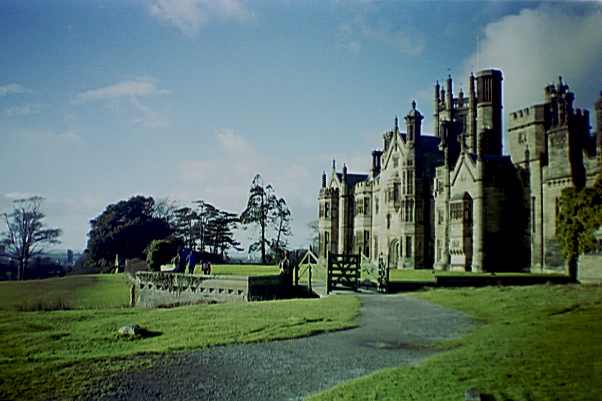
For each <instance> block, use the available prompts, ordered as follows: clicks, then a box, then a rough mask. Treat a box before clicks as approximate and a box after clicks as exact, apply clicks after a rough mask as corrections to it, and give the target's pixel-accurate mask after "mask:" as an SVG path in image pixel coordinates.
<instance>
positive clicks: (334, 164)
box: [332, 159, 337, 171]
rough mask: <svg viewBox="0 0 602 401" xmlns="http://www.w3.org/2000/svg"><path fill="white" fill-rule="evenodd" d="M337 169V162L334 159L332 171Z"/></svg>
mask: <svg viewBox="0 0 602 401" xmlns="http://www.w3.org/2000/svg"><path fill="white" fill-rule="evenodd" d="M336 169H337V162H336V161H335V160H334V159H332V171H335V170H336Z"/></svg>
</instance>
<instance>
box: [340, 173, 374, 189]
mask: <svg viewBox="0 0 602 401" xmlns="http://www.w3.org/2000/svg"><path fill="white" fill-rule="evenodd" d="M337 178H338V180H339V181H340V182H343V174H341V173H337ZM362 181H368V174H347V185H349V186H354V185H355V184H357V183H358V182H362Z"/></svg>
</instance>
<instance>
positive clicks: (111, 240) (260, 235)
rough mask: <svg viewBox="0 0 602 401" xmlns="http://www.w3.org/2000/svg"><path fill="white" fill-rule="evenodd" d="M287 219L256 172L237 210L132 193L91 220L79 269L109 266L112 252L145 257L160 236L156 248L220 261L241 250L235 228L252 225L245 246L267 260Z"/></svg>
mask: <svg viewBox="0 0 602 401" xmlns="http://www.w3.org/2000/svg"><path fill="white" fill-rule="evenodd" d="M290 222H291V213H290V210H289V208H288V206H287V204H286V201H285V200H284V198H282V197H280V198H279V197H278V196H277V195H276V193H275V191H274V188H273V187H272V186H271V185H269V184H264V182H263V179H262V177H261V175H259V174H258V175H256V176H255V178H254V179H253V181H252V183H251V188H250V190H249V197H248V201H247V205H246V207H245V209H244V210H243V211H242V212H241V213H240V214H238V213H234V212H231V211H227V210H223V209H220V208H219V207H217V206H215V205H213V204H211V203H209V202H207V201H206V200H196V201H193V202H191V204H190V205H186V206H179V205H178V204H177V203H175V202H171V201H169V200H167V199H163V200H159V201H155V200H154V199H153V198H152V197H145V196H140V195H139V196H134V197H132V198H130V199H128V200H123V201H120V202H118V203H116V204H111V205H109V206H107V208H106V209H105V210H104V211H103V212H102V213H101V214H100V215H99V216H98V217H96V218H95V219H93V220H91V221H90V232H89V234H88V237H89V238H88V244H87V249H86V251H85V252H84V260H83V261H82V262H81V264H83V265H84V266H83V269H82V270H87V269H89V268H92V267H93V266H95V267H100V268H101V270H104V271H108V270H110V269H111V268H113V266H114V263H115V257H116V255H119V257H121V258H127V259H133V258H144V256H145V254H146V250H147V249H148V248H149V246H151V243H152V242H153V241H159V240H161V241H163V244H155V245H154V247H155V248H157V247H163V248H164V249H170V250H173V249H177V248H178V247H186V248H189V249H194V250H197V251H199V252H201V253H202V254H205V255H208V257H213V258H214V260H221V261H224V260H226V259H227V258H228V254H229V253H230V252H231V251H242V250H243V249H242V248H241V242H240V241H239V240H238V239H237V238H236V236H235V232H236V230H237V229H238V228H242V229H244V230H251V229H252V228H253V227H255V228H257V231H256V233H255V235H254V237H255V239H254V240H253V242H252V243H251V245H250V246H249V248H248V252H249V253H250V254H255V253H259V254H260V258H261V262H262V263H268V262H271V261H273V260H275V259H278V258H279V257H280V256H281V255H282V253H283V252H284V249H286V246H287V245H288V239H289V237H290V235H291V228H290ZM165 241H168V242H169V244H165ZM170 252H173V251H170ZM174 256H175V255H174Z"/></svg>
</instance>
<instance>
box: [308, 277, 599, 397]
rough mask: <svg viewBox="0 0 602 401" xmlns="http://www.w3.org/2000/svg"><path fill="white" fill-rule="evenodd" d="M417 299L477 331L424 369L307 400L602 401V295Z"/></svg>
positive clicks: (507, 292)
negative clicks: (468, 393)
mask: <svg viewBox="0 0 602 401" xmlns="http://www.w3.org/2000/svg"><path fill="white" fill-rule="evenodd" d="M416 296H417V297H419V298H422V299H425V300H428V301H431V302H434V303H437V304H440V305H444V306H447V307H450V308H455V309H460V310H463V311H465V312H466V313H469V314H470V315H472V316H474V318H475V319H477V320H478V321H479V322H480V324H479V325H478V326H477V327H476V328H475V330H474V331H473V332H472V333H471V334H469V335H468V336H466V337H464V338H462V339H460V340H454V341H450V342H447V343H446V344H444V345H445V347H446V348H449V351H447V352H444V353H441V354H438V355H435V356H434V357H432V358H429V359H427V360H426V361H425V362H423V363H420V364H418V365H416V366H414V367H407V366H406V367H399V368H394V369H387V370H382V371H380V372H378V373H375V374H372V375H370V376H367V377H365V378H361V379H357V380H354V381H350V382H347V383H344V384H341V385H339V386H337V387H335V388H334V389H332V390H329V391H326V392H324V393H321V394H318V395H316V396H315V397H313V398H311V400H312V401H318V400H358V401H359V400H362V401H369V400H381V401H382V400H403V401H405V400H425V401H427V400H428V401H431V400H432V401H450V400H462V399H463V394H464V391H465V390H466V389H468V388H470V387H476V388H478V389H479V390H480V391H481V392H482V393H485V394H488V395H489V396H490V397H493V398H489V399H494V400H498V401H501V400H513V401H531V400H534V401H535V400H537V401H539V400H558V401H561V400H562V401H572V400H580V401H581V400H582V401H585V400H587V401H596V400H600V399H602V358H600V355H602V287H580V286H573V285H571V286H551V285H540V286H530V287H488V288H480V289H475V288H470V289H453V290H447V289H446V290H431V291H426V292H422V293H419V294H417V295H416Z"/></svg>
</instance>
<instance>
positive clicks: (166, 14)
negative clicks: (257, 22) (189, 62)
mask: <svg viewBox="0 0 602 401" xmlns="http://www.w3.org/2000/svg"><path fill="white" fill-rule="evenodd" d="M150 14H151V15H152V16H154V17H156V18H158V19H159V20H161V21H163V22H164V23H167V24H170V25H174V26H175V27H176V28H178V29H179V30H180V31H181V32H182V33H183V34H185V35H188V36H195V35H196V34H198V32H199V30H200V29H201V27H202V26H203V25H205V24H206V23H208V22H209V21H210V20H212V19H221V20H235V21H244V20H247V19H249V18H252V17H253V14H252V13H251V11H250V10H249V9H248V7H247V5H246V4H245V3H244V2H243V1H241V0H154V1H153V2H152V4H151V5H150Z"/></svg>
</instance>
